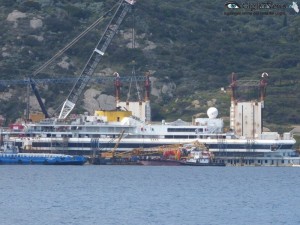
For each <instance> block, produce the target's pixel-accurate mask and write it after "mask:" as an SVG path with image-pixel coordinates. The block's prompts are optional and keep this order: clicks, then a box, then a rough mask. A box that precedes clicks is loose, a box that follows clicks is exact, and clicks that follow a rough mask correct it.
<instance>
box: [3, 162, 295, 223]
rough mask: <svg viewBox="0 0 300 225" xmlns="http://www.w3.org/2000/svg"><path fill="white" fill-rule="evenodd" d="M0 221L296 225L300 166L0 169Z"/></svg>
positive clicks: (26, 167) (24, 167) (21, 167)
mask: <svg viewBox="0 0 300 225" xmlns="http://www.w3.org/2000/svg"><path fill="white" fill-rule="evenodd" d="M0 171H1V176H0V181H1V182H0V224H1V225H2V224H3V225H6V224H8V225H14V224H16V225H19V224H20V225H25V224H28V225H29V224H30V225H42V224H43V225H46V224H51V225H52V224H72V225H73V224H84V225H89V224H103V225H106V224H130V225H132V224H141V225H142V224H170V225H173V224H180V225H181V224H191V225H192V224H230V225H233V224H239V225H245V224H251V225H253V224H276V225H277V224H300V207H299V206H300V191H299V188H300V168H291V167H183V166H182V167H179V166H178V167H176V166H170V167H166V166H157V167H154V166H148V167H147V166H92V165H84V166H35V165H28V166H22V165H7V166H6V165H3V166H0Z"/></svg>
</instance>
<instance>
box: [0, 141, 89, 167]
mask: <svg viewBox="0 0 300 225" xmlns="http://www.w3.org/2000/svg"><path fill="white" fill-rule="evenodd" d="M86 162H87V159H86V158H85V157H84V156H71V155H65V154H49V153H20V152H19V148H18V146H16V145H15V144H14V142H12V141H4V144H3V146H1V152H0V164H38V165H83V164H85V163H86Z"/></svg>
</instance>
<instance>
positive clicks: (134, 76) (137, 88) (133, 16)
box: [126, 10, 141, 102]
mask: <svg viewBox="0 0 300 225" xmlns="http://www.w3.org/2000/svg"><path fill="white" fill-rule="evenodd" d="M131 35H132V43H131V48H132V49H135V15H134V10H133V12H132V30H131ZM135 64H136V62H135V60H133V61H132V72H131V78H130V84H129V90H128V93H127V100H126V102H128V101H129V98H130V92H131V85H132V82H135V86H136V90H137V95H138V100H139V101H141V95H140V88H139V85H138V82H137V79H136V73H135Z"/></svg>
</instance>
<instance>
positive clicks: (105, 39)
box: [59, 0, 135, 119]
mask: <svg viewBox="0 0 300 225" xmlns="http://www.w3.org/2000/svg"><path fill="white" fill-rule="evenodd" d="M134 3H135V1H134V0H121V1H120V4H119V7H118V8H117V10H116V12H115V13H114V15H113V17H112V19H111V20H110V22H109V24H108V26H107V27H106V29H105V31H104V33H103V35H102V37H101V39H100V40H99V42H98V43H97V45H96V47H95V49H94V51H93V52H92V54H91V56H90V58H89V60H88V61H87V63H86V65H85V67H84V69H83V70H82V72H81V74H80V76H79V78H78V80H77V82H76V83H75V85H74V86H73V88H72V90H71V92H70V94H69V96H68V98H67V99H66V100H65V102H64V104H63V107H62V109H61V111H60V114H59V119H65V118H66V117H67V116H68V115H69V113H70V112H71V111H72V110H73V108H74V107H75V104H76V102H77V101H78V98H79V96H80V95H81V93H82V92H83V90H84V88H85V87H86V85H87V84H88V82H89V80H90V78H91V76H92V75H93V74H94V72H95V70H96V68H97V66H98V64H99V62H100V60H101V59H102V57H103V55H104V53H105V51H106V49H107V47H108V46H109V44H110V43H111V41H112V39H113V37H114V36H115V34H116V33H117V31H118V29H119V26H120V25H121V23H122V21H123V20H124V18H125V16H126V14H127V13H128V12H129V11H130V9H131V7H132V6H133V5H134Z"/></svg>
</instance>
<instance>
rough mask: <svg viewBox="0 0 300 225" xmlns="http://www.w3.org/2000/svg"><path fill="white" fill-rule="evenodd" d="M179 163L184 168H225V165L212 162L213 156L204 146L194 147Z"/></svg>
mask: <svg viewBox="0 0 300 225" xmlns="http://www.w3.org/2000/svg"><path fill="white" fill-rule="evenodd" d="M180 163H181V165H185V166H225V163H222V162H216V161H214V154H213V153H212V152H210V151H209V149H208V148H207V147H206V146H203V147H200V146H196V147H194V149H192V150H191V151H190V153H189V155H188V157H187V159H186V160H185V161H180Z"/></svg>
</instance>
